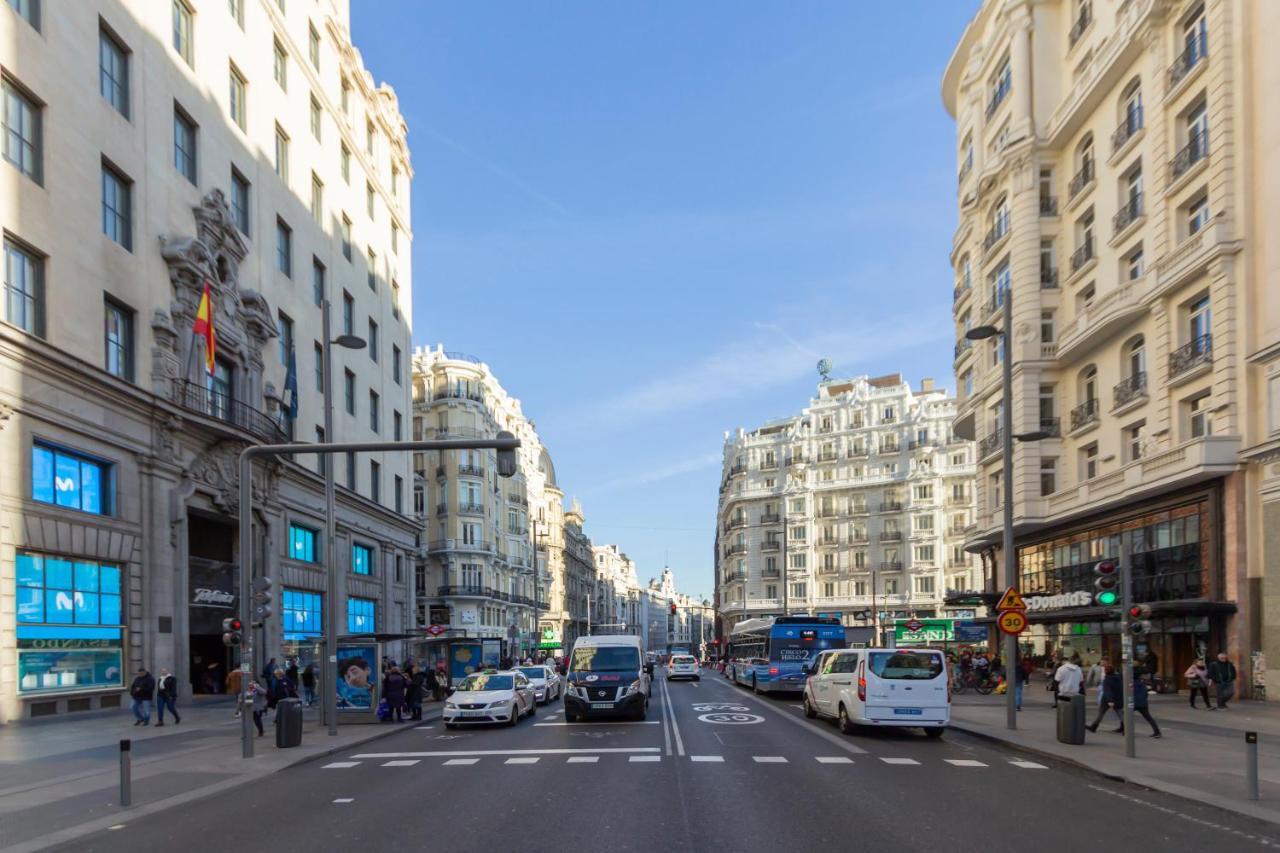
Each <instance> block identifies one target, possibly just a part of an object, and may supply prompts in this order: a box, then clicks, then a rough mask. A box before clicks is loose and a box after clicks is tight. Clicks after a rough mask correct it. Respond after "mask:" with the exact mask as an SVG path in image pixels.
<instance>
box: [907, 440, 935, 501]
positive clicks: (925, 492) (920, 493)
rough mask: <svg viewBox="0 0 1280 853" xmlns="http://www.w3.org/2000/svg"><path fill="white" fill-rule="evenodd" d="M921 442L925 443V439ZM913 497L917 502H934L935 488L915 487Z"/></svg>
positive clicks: (912, 491) (912, 492)
mask: <svg viewBox="0 0 1280 853" xmlns="http://www.w3.org/2000/svg"><path fill="white" fill-rule="evenodd" d="M921 440H922V441H923V440H924V439H921ZM911 497H912V498H913V499H914V500H917V501H931V500H933V486H913V487H912V489H911Z"/></svg>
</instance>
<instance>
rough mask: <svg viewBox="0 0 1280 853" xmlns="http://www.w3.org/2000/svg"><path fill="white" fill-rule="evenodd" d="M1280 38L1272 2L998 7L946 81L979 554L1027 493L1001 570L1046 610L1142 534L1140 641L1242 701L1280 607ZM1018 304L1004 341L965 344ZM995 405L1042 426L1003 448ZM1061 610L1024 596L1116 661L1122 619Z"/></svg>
mask: <svg viewBox="0 0 1280 853" xmlns="http://www.w3.org/2000/svg"><path fill="white" fill-rule="evenodd" d="M1277 36H1280V13H1278V11H1277V6H1276V4H1271V3H1255V2H1249V0H1195V2H1191V1H1190V0H1176V2H1175V0H1124V2H1116V3H1103V2H1090V0H1057V2H1019V1H1018V0H1011V1H1010V2H995V1H994V0H989V1H988V2H985V3H983V4H982V7H981V9H980V10H979V12H978V14H977V16H976V17H975V18H974V19H973V21H972V22H971V23H970V24H969V25H968V27H967V28H966V30H965V32H964V35H963V36H962V37H961V40H960V43H959V45H958V46H957V47H956V50H955V54H954V55H953V56H952V58H951V61H950V63H949V65H948V67H947V70H946V72H945V76H944V78H943V85H942V88H943V100H944V102H945V104H946V108H947V110H948V111H949V112H950V113H951V115H952V116H954V117H955V119H956V127H957V136H956V140H957V159H958V164H959V166H958V190H957V196H958V202H959V225H958V228H957V229H956V233H955V238H954V243H953V246H952V253H951V260H952V265H953V267H954V270H955V287H954V291H953V298H954V309H953V310H954V318H955V324H956V346H955V373H956V377H957V384H958V386H959V406H960V409H959V417H958V419H957V422H956V431H957V433H959V434H962V435H966V436H976V438H977V440H978V472H977V497H978V500H977V508H976V518H975V524H974V526H973V528H972V529H971V530H970V531H969V532H968V535H967V545H968V547H969V548H970V549H971V550H973V551H976V552H979V553H982V554H983V555H984V558H985V559H986V560H988V561H994V565H996V566H1001V565H1002V560H1001V556H1000V554H999V545H1000V536H1001V524H1002V519H1001V508H1002V500H1006V499H1007V500H1012V501H1013V510H1014V525H1015V529H1014V533H1015V544H1016V548H1017V566H1018V568H1017V571H1018V576H1017V578H1016V579H1009V578H1005V577H1003V570H1001V576H1000V578H999V580H1000V581H1001V583H1004V582H1007V581H1009V580H1016V581H1017V583H1018V584H1019V585H1020V587H1021V589H1022V591H1023V592H1024V593H1025V594H1027V595H1029V596H1031V597H1032V598H1033V600H1034V599H1035V598H1037V597H1040V596H1053V595H1059V594H1062V593H1071V592H1076V591H1089V592H1091V591H1092V589H1093V587H1092V580H1093V576H1092V567H1093V566H1094V565H1095V564H1096V563H1097V562H1098V561H1099V560H1100V559H1102V558H1112V559H1116V558H1119V557H1120V553H1119V550H1120V534H1121V532H1122V531H1131V532H1132V533H1133V535H1134V543H1135V544H1134V552H1133V553H1132V554H1131V560H1132V563H1133V569H1132V572H1131V574H1132V578H1133V588H1134V595H1135V600H1136V601H1139V602H1148V603H1150V604H1151V605H1152V608H1153V610H1154V613H1155V618H1154V620H1153V622H1154V626H1155V630H1154V632H1153V634H1152V635H1151V636H1150V637H1149V638H1147V639H1145V640H1143V641H1141V642H1140V643H1139V647H1138V651H1139V653H1144V652H1146V651H1148V650H1149V651H1154V652H1155V653H1156V654H1157V656H1158V659H1159V669H1160V674H1161V675H1162V676H1163V677H1164V679H1165V680H1166V682H1168V683H1170V684H1177V685H1178V686H1180V687H1181V686H1184V685H1183V680H1182V672H1183V671H1184V670H1185V669H1186V667H1187V665H1188V664H1189V663H1190V662H1191V660H1192V659H1193V658H1194V657H1195V656H1197V655H1201V654H1205V653H1209V654H1214V653H1216V652H1217V651H1219V650H1224V651H1227V652H1229V653H1230V654H1231V656H1232V658H1233V659H1234V660H1235V662H1236V663H1237V665H1239V667H1240V671H1241V682H1242V683H1241V688H1242V691H1243V692H1245V693H1246V694H1247V693H1248V692H1249V690H1250V687H1251V683H1252V681H1253V680H1254V679H1253V677H1252V670H1253V668H1252V667H1251V658H1252V656H1253V653H1254V652H1257V651H1261V650H1263V642H1264V640H1263V623H1264V620H1263V619H1262V618H1261V617H1262V612H1263V607H1264V606H1266V605H1268V603H1270V606H1271V608H1272V610H1273V611H1274V609H1275V606H1276V605H1275V604H1274V602H1275V601H1280V599H1274V598H1273V597H1272V598H1264V597H1263V596H1264V592H1263V586H1262V583H1263V575H1264V568H1263V567H1264V565H1266V562H1267V559H1268V558H1269V560H1270V562H1271V563H1273V564H1274V563H1275V556H1276V553H1277V552H1280V547H1277V544H1276V541H1275V537H1274V535H1272V536H1271V537H1270V539H1269V540H1267V539H1264V537H1263V536H1262V530H1263V529H1264V522H1263V519H1264V518H1272V520H1273V522H1274V521H1275V520H1280V504H1277V503H1275V501H1276V500H1277V498H1278V497H1280V496H1278V495H1276V493H1275V492H1276V476H1277V473H1280V472H1277V471H1276V470H1275V469H1274V466H1271V468H1270V469H1267V468H1265V467H1264V465H1263V464H1262V461H1263V460H1264V459H1272V458H1275V456H1276V453H1277V445H1278V444H1280V442H1277V431H1278V430H1280V408H1278V407H1280V396H1277V395H1278V394H1280V380H1277V379H1276V378H1275V377H1276V375H1277V372H1278V371H1280V310H1278V309H1280V295H1278V287H1277V284H1278V282H1277V260H1276V257H1277V250H1276V249H1275V248H1274V242H1275V241H1274V240H1272V241H1271V243H1272V244H1273V245H1272V246H1271V247H1268V246H1267V245H1266V232H1265V231H1264V227H1265V224H1266V223H1267V222H1269V221H1270V222H1274V221H1275V218H1276V216H1277V214H1278V213H1280V211H1278V210H1277V201H1280V199H1278V198H1277V185H1278V184H1277V179H1276V171H1275V170H1276V166H1275V152H1276V146H1277V139H1278V137H1277V135H1276V125H1277V117H1276V112H1277V111H1276V109H1275V107H1274V103H1269V99H1272V96H1271V95H1270V91H1271V89H1269V88H1268V84H1269V83H1270V84H1274V83H1276V82H1278V80H1277V70H1276V68H1275V63H1274V62H1269V61H1268V56H1269V55H1270V54H1271V52H1272V50H1273V48H1272V45H1273V44H1274V43H1275V38H1276V37H1277ZM1272 100H1273V99H1272ZM1010 305H1011V306H1012V311H1013V316H1012V325H1013V329H1014V333H1013V340H1012V342H1011V344H1010V346H1009V347H1008V352H1007V353H1006V351H1005V349H1006V348H1005V347H1004V346H1003V345H1002V344H1001V343H1000V340H999V339H988V340H985V341H980V342H976V343H971V342H970V341H968V340H967V339H966V338H965V333H966V332H967V331H968V330H969V329H971V328H973V327H975V326H983V325H995V326H997V327H1000V325H1001V324H1002V322H1003V318H1004V312H1005V311H1006V310H1009V308H1010ZM1006 356H1007V357H1010V358H1012V359H1013V372H1014V387H1013V390H1012V399H1010V400H1005V399H1003V392H1002V387H1001V386H1002V383H1001V370H1002V361H1001V360H1002V359H1003V358H1004V357H1006ZM1005 405H1009V406H1011V407H1012V415H1013V424H1014V431H1015V432H1016V433H1027V432H1033V431H1042V432H1045V433H1048V435H1049V437H1048V438H1045V439H1043V440H1040V441H1035V442H1028V443H1018V444H1017V445H1016V446H1015V450H1014V458H1013V459H1012V460H1006V459H1004V458H1002V454H1001V441H1000V431H999V427H1000V421H1001V413H1002V410H1003V406H1005ZM1006 464H1011V465H1013V466H1014V487H1013V494H1012V495H1003V494H1001V489H1002V479H1001V478H1002V472H1003V466H1004V465H1006ZM1268 490H1269V491H1268ZM1274 526H1275V525H1274V523H1273V524H1272V527H1273V528H1274ZM1063 600H1064V599H1058V600H1057V603H1053V602H1049V601H1048V599H1046V600H1045V602H1046V604H1049V605H1050V609H1045V610H1038V611H1033V612H1032V614H1031V621H1032V623H1033V625H1032V628H1031V630H1030V631H1029V632H1028V633H1027V634H1024V635H1023V641H1024V643H1025V644H1026V645H1027V646H1028V647H1029V648H1030V649H1031V650H1033V651H1034V652H1036V653H1044V652H1049V651H1051V650H1056V649H1067V650H1075V651H1079V652H1081V653H1082V654H1084V655H1085V656H1086V658H1089V659H1093V658H1096V657H1097V656H1099V655H1101V654H1108V655H1110V656H1111V657H1112V659H1113V660H1114V659H1117V658H1118V655H1119V636H1118V630H1119V625H1118V623H1117V622H1116V621H1114V620H1112V619H1110V617H1109V616H1108V614H1107V613H1106V612H1104V611H1103V610H1102V609H1101V608H1097V607H1094V606H1092V605H1077V606H1070V607H1061V606H1059V604H1060V602H1061V601H1063ZM1065 600H1068V601H1080V600H1082V599H1080V598H1079V597H1075V598H1068V599H1065ZM1270 621H1271V622H1273V623H1274V622H1275V621H1276V620H1275V618H1274V613H1273V618H1272V619H1271V620H1270Z"/></svg>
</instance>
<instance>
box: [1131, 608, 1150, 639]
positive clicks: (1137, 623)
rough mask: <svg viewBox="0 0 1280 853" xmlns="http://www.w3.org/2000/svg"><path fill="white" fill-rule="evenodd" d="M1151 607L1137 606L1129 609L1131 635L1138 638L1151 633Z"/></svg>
mask: <svg viewBox="0 0 1280 853" xmlns="http://www.w3.org/2000/svg"><path fill="white" fill-rule="evenodd" d="M1150 620H1151V605H1150V604H1135V605H1133V606H1132V607H1130V608H1129V633H1130V634H1133V635H1134V636H1136V637H1141V636H1143V635H1144V634H1150V633H1151V621H1150Z"/></svg>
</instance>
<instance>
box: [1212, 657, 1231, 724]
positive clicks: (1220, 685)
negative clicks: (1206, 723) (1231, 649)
mask: <svg viewBox="0 0 1280 853" xmlns="http://www.w3.org/2000/svg"><path fill="white" fill-rule="evenodd" d="M1209 680H1210V681H1212V682H1213V691H1214V693H1216V694H1217V695H1218V708H1217V710H1219V711H1225V710H1227V703H1228V702H1230V701H1231V697H1233V696H1235V695H1236V665H1235V664H1233V663H1232V662H1231V660H1230V659H1229V658H1228V657H1227V653H1226V652H1218V659H1217V660H1216V661H1214V662H1213V663H1211V664H1209Z"/></svg>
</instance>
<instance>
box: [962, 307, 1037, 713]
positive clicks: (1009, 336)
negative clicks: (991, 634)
mask: <svg viewBox="0 0 1280 853" xmlns="http://www.w3.org/2000/svg"><path fill="white" fill-rule="evenodd" d="M1003 294H1004V323H1003V328H1002V329H997V328H996V327H995V326H975V327H974V328H972V329H970V330H969V331H967V332H965V334H964V336H965V338H966V339H968V340H971V341H983V340H987V339H988V338H994V337H997V336H999V337H1000V338H1001V339H1002V340H1001V342H1000V343H1001V346H1003V347H1004V357H1003V358H1002V359H1001V366H1002V368H1003V370H1002V373H1003V376H1002V380H1003V382H1002V385H1003V399H1004V405H1003V406H1001V407H1000V409H1001V411H1000V444H1001V454H1002V455H1003V457H1004V472H1003V473H1004V477H1003V479H1004V506H1003V509H1004V522H1003V524H1002V531H1001V545H1000V548H1001V551H1002V552H1003V554H1004V574H1005V582H1006V583H1007V584H1008V585H1009V586H1010V587H1011V588H1013V589H1014V590H1016V589H1017V588H1018V575H1017V560H1016V559H1015V558H1014V554H1013V441H1014V439H1017V440H1018V441H1039V440H1041V439H1044V438H1048V437H1049V435H1050V434H1049V433H1048V432H1046V431H1045V430H1043V429H1040V430H1035V431H1033V432H1024V433H1019V434H1017V435H1014V434H1013V347H1012V341H1013V292H1012V289H1011V288H1008V287H1006V288H1004V290H1003ZM1017 665H1018V638H1017V635H1015V634H1006V635H1005V641H1004V671H1005V681H1006V687H1005V716H1006V721H1005V725H1006V726H1007V727H1008V728H1009V729H1016V728H1017V727H1018V705H1017V693H1016V691H1015V689H1014V688H1015V685H1014V683H1011V682H1010V677H1011V676H1012V677H1013V678H1015V679H1016V678H1017V676H1016V675H1015V674H1014V667H1016V666H1017Z"/></svg>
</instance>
